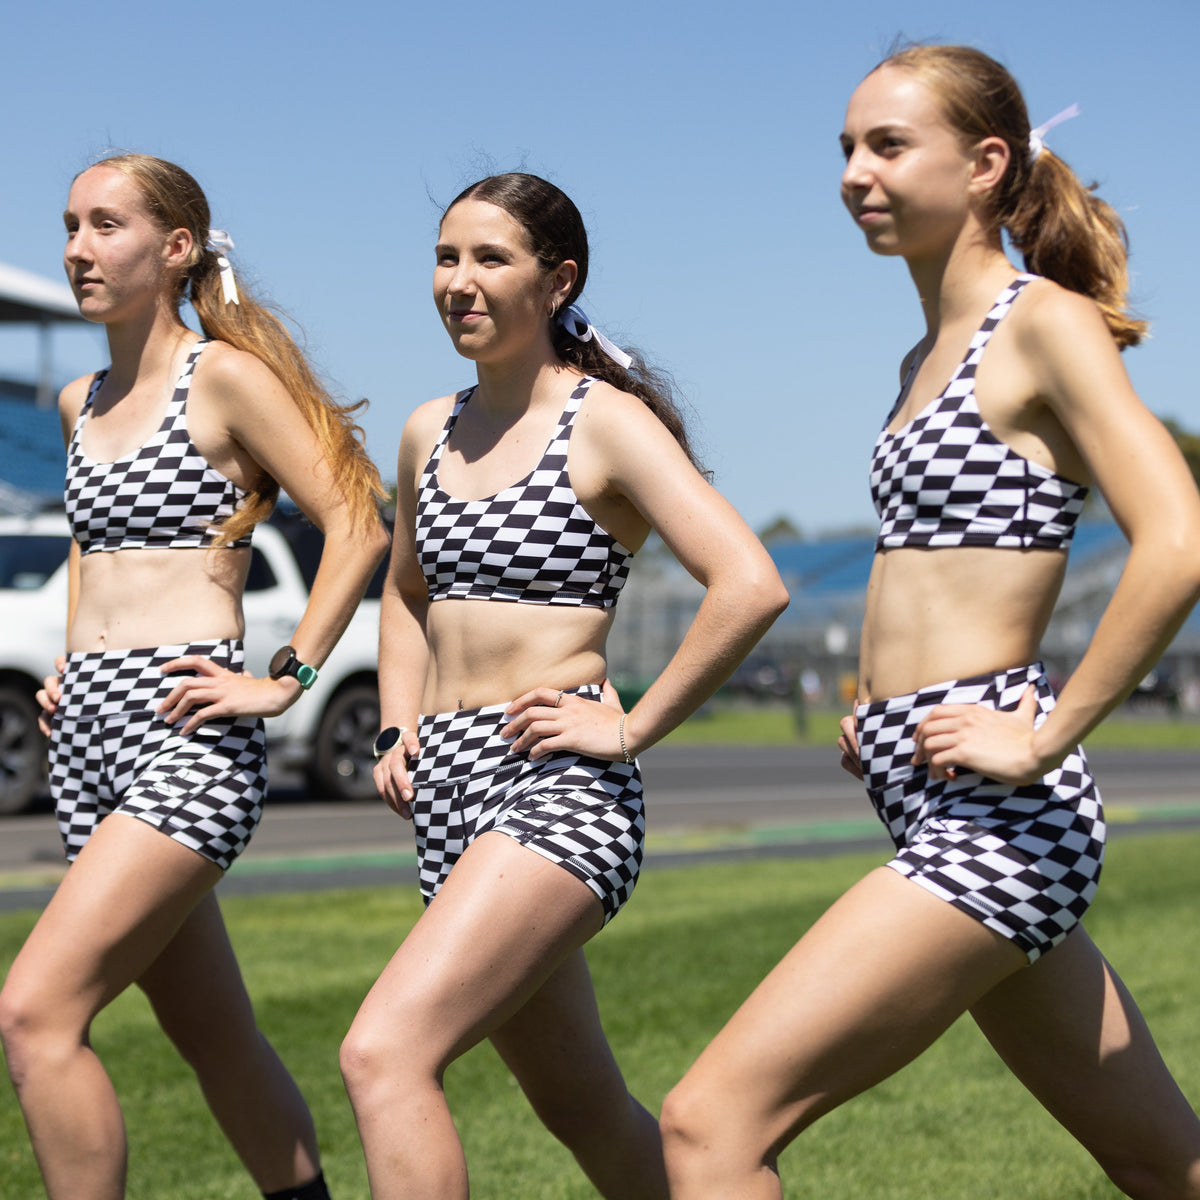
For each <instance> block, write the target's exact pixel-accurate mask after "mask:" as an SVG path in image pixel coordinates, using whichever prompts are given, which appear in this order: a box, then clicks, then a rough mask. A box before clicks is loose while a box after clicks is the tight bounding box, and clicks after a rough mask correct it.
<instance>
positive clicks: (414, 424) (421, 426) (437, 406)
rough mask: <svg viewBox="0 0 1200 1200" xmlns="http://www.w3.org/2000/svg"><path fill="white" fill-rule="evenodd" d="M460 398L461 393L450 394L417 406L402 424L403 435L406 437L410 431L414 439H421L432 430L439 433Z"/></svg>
mask: <svg viewBox="0 0 1200 1200" xmlns="http://www.w3.org/2000/svg"><path fill="white" fill-rule="evenodd" d="M464 390H465V389H464ZM462 396H463V392H451V393H450V394H449V395H446V396H438V397H437V399H436V400H426V401H425V403H424V404H418V405H417V407H416V408H414V409H413V410H412V412H411V413H409V415H408V420H407V421H405V422H404V435H405V436H406V437H407V436H408V434H409V432H410V431H411V433H412V435H413V436H414V437H416V438H421V437H424V436H425V434H426V433H427V432H429V431H431V430H434V429H436V430H437V431H438V432H439V433H440V432H441V430H442V427H443V426H444V425H445V424H446V422H447V421H448V420H449V419H450V414H451V413H452V412H453V411H454V406H455V405H456V404H457V403H458V401H459V400H460V399H461V398H462Z"/></svg>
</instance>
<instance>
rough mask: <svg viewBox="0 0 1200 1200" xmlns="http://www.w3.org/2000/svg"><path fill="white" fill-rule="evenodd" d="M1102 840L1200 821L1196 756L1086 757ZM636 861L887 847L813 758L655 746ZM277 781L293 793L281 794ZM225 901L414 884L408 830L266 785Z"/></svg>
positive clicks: (25, 863)
mask: <svg viewBox="0 0 1200 1200" xmlns="http://www.w3.org/2000/svg"><path fill="white" fill-rule="evenodd" d="M1091 761H1092V765H1093V768H1094V769H1095V771H1096V774H1097V776H1098V777H1099V779H1100V782H1101V786H1102V789H1103V792H1104V797H1105V803H1106V806H1107V808H1108V811H1109V816H1110V821H1111V822H1112V824H1113V827H1114V830H1116V831H1120V830H1123V829H1162V828H1169V827H1172V826H1175V825H1179V824H1193V823H1200V747H1198V748H1197V749H1196V750H1195V751H1190V750H1188V751H1160V752H1145V751H1136V752H1135V751H1096V752H1094V753H1093V754H1092V755H1091ZM642 768H643V773H644V776H645V780H646V795H647V825H648V831H649V841H648V862H650V863H655V862H659V863H661V862H671V861H676V860H677V859H679V858H680V857H683V858H685V859H687V860H688V861H695V860H696V859H698V858H701V857H729V856H730V855H743V854H746V855H749V854H763V853H796V854H798V853H828V852H831V851H833V850H838V849H844V848H847V847H850V846H861V847H863V848H866V847H867V846H879V847H880V848H884V847H885V846H886V842H885V839H884V837H883V832H882V828H881V827H880V826H879V824H878V822H877V821H876V820H875V818H874V816H873V814H872V813H871V810H870V807H869V805H868V803H867V801H866V797H865V796H864V795H863V791H862V785H861V784H860V783H858V782H857V781H856V780H855V779H853V778H851V777H850V776H849V775H847V774H846V773H845V772H844V771H842V769H841V767H840V766H839V763H838V755H837V753H836V751H830V750H826V749H824V748H821V747H807V746H782V747H770V748H742V747H739V748H731V747H722V746H697V747H678V748H676V747H659V748H656V749H654V750H651V751H650V752H648V753H647V754H646V755H644V756H643V758H642ZM289 782H290V783H291V786H289ZM273 788H274V790H273V793H272V798H271V800H270V801H269V802H268V808H267V813H266V815H265V817H264V819H263V822H262V825H261V826H260V828H259V830H258V832H257V833H256V835H255V837H254V840H253V842H252V843H251V845H250V848H249V849H248V850H247V852H246V854H245V855H244V856H243V859H242V860H241V861H240V862H239V864H238V866H237V867H235V868H234V870H233V872H231V874H230V876H229V878H228V879H227V880H226V881H225V882H224V883H223V884H222V887H223V888H224V889H227V890H231V891H238V890H263V889H267V888H280V889H282V888H297V887H299V888H303V887H315V886H331V885H344V884H353V883H356V882H363V883H369V882H375V881H380V882H382V881H396V880H397V879H400V878H411V877H412V855H413V839H412V827H411V826H410V825H409V824H408V823H407V822H405V821H402V820H401V819H400V818H399V817H397V816H395V815H394V814H393V813H392V812H391V811H390V810H389V809H388V808H387V807H386V806H385V805H384V804H383V803H382V802H376V801H364V802H352V803H338V802H330V801H324V800H322V799H320V798H315V797H310V796H308V795H307V794H306V793H305V792H304V791H303V790H302V789H300V788H299V787H298V786H296V782H295V781H288V780H287V779H283V780H277V781H276V782H275V783H274V784H273ZM61 862H62V859H61V849H60V843H59V838H58V831H57V828H56V826H55V823H54V818H53V816H52V815H51V814H50V813H49V812H45V813H35V814H32V815H26V816H21V817H9V818H0V907H3V908H13V907H21V906H24V905H26V904H41V903H44V901H45V898H46V897H47V896H48V895H49V892H50V891H51V890H52V889H53V886H54V883H55V881H56V877H57V875H58V874H60V873H61V869H62V867H61Z"/></svg>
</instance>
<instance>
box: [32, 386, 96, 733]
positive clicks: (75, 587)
mask: <svg viewBox="0 0 1200 1200" xmlns="http://www.w3.org/2000/svg"><path fill="white" fill-rule="evenodd" d="M94 378H95V376H94V375H84V376H81V377H80V378H79V379H76V380H74V381H73V382H72V383H69V384H67V386H66V387H65V388H63V390H62V391H61V392H59V394H58V420H59V424H60V425H61V426H62V436H63V445H64V446H66V447H68V449H69V448H70V445H71V433H72V432H73V430H74V428H75V422H76V421H77V420H78V418H79V413H80V411H81V410H82V409H83V402H84V400H86V399H87V393H88V388H89V387H90V386H91V383H92V380H93V379H94ZM79 560H80V553H79V543H78V542H77V541H75V539H74V538H72V539H71V547H70V549H69V550H68V551H67V614H66V615H67V624H66V627H65V629H64V630H63V634H64V638H65V642H64V646H63V649H64V651H65V650H66V646H67V644H69V642H70V636H71V626H72V625H73V624H74V623H75V610H76V609H77V608H78V607H79ZM66 668H67V660H66V657H65V656H64V655H62V654H60V655H59V656H58V657H57V658H56V659H55V660H54V674H53V675H47V676H46V678H45V679H44V680H42V686H41V687H40V688H39V689H38V692H37V697H36V698H37V702H38V704H39V705H40V706H41V709H42V711H41V712H40V713H38V728H39V729H40V730H41V731H42V733H43V734H45V736H46V737H49V736H50V718H51V716H52V715H53V714H54V710H55V709H56V708H57V707H58V702H59V700H61V699H62V682H61V680H62V673H63V671H65V670H66Z"/></svg>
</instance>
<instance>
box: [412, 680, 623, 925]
mask: <svg viewBox="0 0 1200 1200" xmlns="http://www.w3.org/2000/svg"><path fill="white" fill-rule="evenodd" d="M568 691H569V692H573V693H574V694H575V695H579V696H583V697H585V698H586V699H588V700H598V699H599V698H600V689H599V687H597V686H595V685H594V684H588V685H586V686H584V687H581V688H573V689H568ZM505 707H506V706H505V705H494V706H492V707H490V708H476V709H467V710H465V711H463V712H449V713H436V714H434V715H433V716H423V717H421V719H420V722H419V724H418V726H417V733H418V736H419V737H420V739H421V753H420V756H419V757H418V758H417V760H416V762H415V763H414V764H413V767H412V772H411V780H412V785H413V792H414V794H415V795H414V800H413V804H412V810H413V826H414V829H415V831H416V837H417V856H418V858H419V860H420V867H421V893H422V895H423V896H424V897H425V903H426V904H428V903H429V901H430V900H432V899H433V897H434V896H435V895H437V891H438V889H439V888H440V887H441V886H442V884H443V882H445V879H446V876H447V875H449V874H450V869H451V867H453V866H454V864H455V863H456V862H457V861H458V859H459V857H460V855H461V854H462V853H463V851H464V850H466V848H467V847H468V846H469V845H470V844H471V843H472V842H473V841H474V840H475V839H476V838H477V837H478V836H479V835H480V834H481V833H488V832H490V831H493V830H495V831H497V832H499V833H506V834H508V836H509V837H511V838H514V839H515V840H516V841H518V842H520V843H521V845H522V846H527V847H528V848H529V849H530V850H534V851H536V852H537V853H538V854H540V855H542V856H543V857H544V858H548V859H550V861H551V862H556V863H558V865H559V866H560V867H565V868H566V869H567V870H568V871H570V872H571V874H572V875H575V876H576V877H577V878H579V879H582V880H583V882H584V883H586V884H587V885H588V887H590V888H591V889H592V891H593V892H595V893H596V895H597V896H598V897H599V898H600V902H601V904H603V906H604V920H605V922H606V923H607V922H608V921H610V920H612V918H613V917H614V916H616V914H617V912H618V910H619V909H620V908H621V906H622V905H623V904H624V903H625V901H626V900H628V899H629V896H630V894H631V893H632V891H633V886H634V884H635V883H636V882H637V877H638V871H639V870H640V869H641V865H642V845H643V842H644V841H645V836H646V821H645V815H644V813H643V810H642V777H641V773H640V772H639V771H638V768H637V766H636V764H631V763H624V762H609V761H608V760H606V759H598V758H585V757H583V756H582V755H578V754H551V755H549V756H548V757H546V758H543V759H539V760H536V761H532V760H530V758H529V756H528V755H527V754H513V753H511V752H510V745H511V743H510V742H509V741H507V740H506V739H504V738H502V737H501V736H500V733H499V731H500V730H501V729H502V728H503V727H504V726H505V725H506V724H508V720H509V718H508V717H507V716H506V714H505V711H504V709H505Z"/></svg>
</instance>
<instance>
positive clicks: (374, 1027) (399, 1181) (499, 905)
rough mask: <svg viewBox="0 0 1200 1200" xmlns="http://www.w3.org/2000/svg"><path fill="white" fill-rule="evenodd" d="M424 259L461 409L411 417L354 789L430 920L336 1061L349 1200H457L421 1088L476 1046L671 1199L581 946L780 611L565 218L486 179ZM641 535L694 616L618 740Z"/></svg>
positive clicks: (434, 406) (627, 1183) (618, 1191)
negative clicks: (614, 673)
mask: <svg viewBox="0 0 1200 1200" xmlns="http://www.w3.org/2000/svg"><path fill="white" fill-rule="evenodd" d="M436 254H437V262H436V266H435V268H434V277H433V294H434V300H435V302H436V304H437V308H438V312H439V314H440V316H441V319H442V322H443V324H444V325H445V327H446V330H447V332H448V333H449V334H450V338H451V341H452V342H453V343H454V347H455V349H456V350H457V351H458V352H459V353H460V354H461V355H462V356H463V357H464V358H467V359H470V360H472V361H473V362H474V363H475V365H476V369H477V373H478V383H477V385H476V386H474V387H471V388H468V389H467V390H466V391H463V392H459V393H458V394H457V395H451V396H444V397H442V398H441V399H440V400H433V401H430V402H429V403H427V404H425V405H423V406H422V407H420V408H418V409H417V410H416V412H415V413H414V414H413V415H412V417H411V418H410V419H409V421H408V424H407V425H406V426H405V429H404V435H403V438H402V439H401V443H400V457H399V465H398V467H397V480H398V488H397V515H396V531H395V537H394V541H393V549H392V559H391V565H390V568H389V571H388V575H387V580H386V583H385V586H384V593H383V602H382V616H381V629H380V663H379V686H380V705H381V708H382V724H383V726H384V728H383V730H382V732H381V733H380V735H379V739H378V741H377V743H376V752H377V754H378V755H379V763H378V765H377V767H376V770H375V778H376V782H377V783H378V785H379V790H380V793H381V794H382V795H383V797H384V798H385V799H386V800H387V802H388V804H389V805H391V807H392V808H394V809H395V810H396V811H397V812H398V813H399V814H400V815H401V816H403V817H406V818H409V817H411V819H412V821H413V824H414V826H415V830H416V838H417V851H418V855H419V858H420V872H421V890H422V893H423V894H424V897H425V900H426V902H427V903H428V907H427V908H426V910H425V912H424V914H423V915H422V916H421V918H420V920H419V921H418V922H417V924H416V926H415V927H414V928H413V930H412V931H411V932H410V933H409V935H408V937H407V938H406V939H405V940H404V942H403V944H402V945H401V946H400V948H399V950H397V952H396V954H395V955H394V956H393V958H392V960H391V962H390V963H389V964H388V965H387V967H386V968H385V969H384V971H383V974H382V975H381V976H380V978H379V981H378V982H377V983H376V984H375V986H374V987H373V988H372V989H371V992H370V993H369V995H368V996H367V998H366V1000H365V1002H364V1003H363V1006H362V1008H361V1009H360V1010H359V1013H358V1016H357V1018H356V1019H355V1021H354V1025H353V1027H352V1028H351V1030H350V1033H349V1035H348V1036H347V1038H346V1041H345V1044H344V1045H343V1047H342V1070H343V1074H344V1075H345V1078H346V1083H347V1087H348V1090H349V1093H350V1099H351V1101H352V1103H353V1105H354V1112H355V1116H356V1117H357V1119H358V1127H359V1132H360V1133H361V1135H362V1139H363V1145H364V1148H365V1150H366V1158H367V1169H368V1175H369V1178H370V1184H371V1194H372V1196H373V1197H375V1200H388V1198H391V1197H409V1198H411V1197H430V1198H431V1200H433V1198H436V1200H452V1198H453V1197H465V1196H466V1195H467V1167H466V1163H465V1161H464V1158H463V1150H462V1146H461V1145H460V1143H459V1139H458V1135H457V1133H456V1132H455V1127H454V1122H453V1120H452V1119H451V1116H450V1112H449V1110H448V1109H447V1106H446V1100H445V1096H444V1095H443V1093H442V1074H443V1072H444V1071H445V1070H446V1068H447V1066H448V1065H449V1064H450V1063H451V1062H452V1061H453V1060H454V1059H456V1058H457V1057H458V1056H459V1055H461V1054H463V1053H464V1052H465V1051H466V1050H468V1049H469V1048H470V1047H471V1046H473V1045H474V1044H475V1043H477V1042H479V1041H481V1040H483V1039H484V1038H490V1039H491V1041H492V1044H493V1045H494V1046H495V1047H496V1049H497V1051H498V1052H499V1053H500V1056H501V1057H502V1058H503V1059H504V1061H505V1062H506V1063H507V1064H508V1067H509V1069H510V1070H511V1071H512V1072H513V1074H514V1075H515V1076H516V1078H517V1081H518V1082H519V1083H520V1085H521V1087H522V1089H523V1090H524V1092H525V1094H526V1096H527V1097H528V1099H529V1101H530V1103H531V1104H532V1105H533V1107H534V1109H535V1110H536V1112H537V1114H538V1115H539V1117H541V1118H542V1120H543V1121H544V1122H545V1123H546V1125H547V1126H548V1127H549V1129H550V1130H551V1131H552V1132H553V1133H554V1134H555V1135H556V1136H557V1137H558V1138H560V1139H561V1140H562V1141H563V1142H564V1143H565V1144H566V1145H567V1146H568V1147H569V1148H570V1149H571V1150H572V1152H573V1153H574V1154H575V1157H576V1158H577V1159H578V1161H579V1163H580V1165H581V1167H582V1168H583V1170H584V1171H585V1172H586V1173H587V1175H588V1177H589V1178H590V1179H591V1181H592V1183H593V1184H594V1185H595V1187H596V1188H597V1190H598V1191H599V1192H600V1193H601V1194H602V1195H604V1196H608V1197H612V1198H614V1200H616V1198H619V1200H637V1198H639V1197H664V1196H665V1195H666V1179H665V1177H664V1175H663V1164H662V1149H661V1145H660V1142H659V1134H658V1126H657V1123H656V1121H655V1120H654V1118H653V1117H651V1116H650V1114H649V1113H648V1112H646V1110H645V1109H644V1108H642V1107H641V1105H639V1104H638V1103H637V1102H636V1101H635V1100H634V1099H633V1098H632V1097H631V1096H630V1095H629V1092H628V1091H627V1090H626V1086H625V1082H624V1080H623V1079H622V1077H621V1073H620V1071H619V1069H618V1068H617V1065H616V1063H615V1062H614V1061H613V1056H612V1053H611V1051H610V1050H609V1047H608V1043H607V1041H606V1040H605V1037H604V1032H603V1030H602V1029H601V1027H600V1020H599V1016H598V1014H597V1011H596V1000H595V996H594V995H593V992H592V984H591V980H590V978H589V975H588V969H587V964H586V962H585V961H584V956H583V951H582V949H581V948H582V946H583V944H584V943H585V942H586V941H587V940H588V939H589V938H591V937H592V936H593V935H594V934H596V933H597V932H599V930H600V928H601V927H602V926H603V925H604V924H605V923H606V922H607V921H609V920H610V919H611V918H612V917H614V916H615V915H616V913H617V912H618V910H619V909H620V908H621V906H622V905H623V904H624V903H625V901H626V900H628V898H629V895H630V893H631V892H632V891H633V887H634V884H635V883H636V882H637V877H638V870H639V868H640V865H641V860H642V842H643V836H644V830H645V821H644V816H643V810H642V783H641V777H640V775H639V772H638V767H637V764H636V762H635V755H636V753H637V752H638V751H640V750H644V749H645V748H646V747H647V746H650V745H652V744H653V743H654V742H656V741H658V739H659V738H661V737H662V736H663V735H664V734H665V733H667V732H668V730H670V729H672V728H673V727H674V726H675V725H677V724H678V723H679V722H680V721H682V720H683V719H684V717H686V716H687V715H688V714H689V713H691V712H693V711H694V710H695V709H696V708H697V707H698V706H699V705H700V704H701V703H702V702H703V701H704V700H705V699H706V698H707V697H708V696H709V695H711V693H712V692H713V691H714V690H715V689H716V688H717V687H718V686H719V685H720V684H721V683H722V681H724V680H725V679H726V678H728V676H729V675H730V673H731V672H732V671H733V669H734V667H736V666H737V664H738V663H739V662H740V661H741V659H742V658H743V656H744V655H745V654H746V652H747V651H748V650H749V649H750V648H751V646H753V645H754V643H755V642H756V641H757V640H758V638H759V636H760V635H761V634H762V633H763V631H764V630H765V629H766V628H767V627H768V625H770V623H771V621H772V620H773V619H774V618H775V616H776V615H777V614H778V613H779V612H780V611H781V610H782V609H783V607H784V606H785V605H786V603H787V595H786V592H785V591H784V589H783V585H782V583H781V582H780V580H779V576H778V574H777V573H776V571H775V568H774V565H773V564H772V562H771V559H770V557H769V556H768V554H767V552H766V550H765V549H764V548H763V546H762V544H761V543H760V542H759V541H758V539H757V538H756V537H755V536H754V535H753V534H752V533H751V532H750V530H749V529H748V528H747V527H746V526H745V524H744V523H743V522H742V521H741V519H740V518H739V517H738V515H737V514H736V513H735V512H734V511H733V509H732V508H731V507H730V506H729V505H728V504H727V503H726V502H725V501H724V500H723V499H722V498H721V497H720V496H719V495H718V494H717V493H716V492H715V491H714V490H713V489H712V487H710V486H709V484H708V483H707V482H705V480H704V478H703V477H702V475H701V474H700V472H699V471H698V470H697V469H696V467H695V465H694V463H693V460H692V458H691V455H690V453H689V451H688V444H687V439H686V437H685V436H684V432H683V426H682V422H681V420H680V417H679V414H678V412H677V411H676V409H675V407H674V405H673V403H672V401H671V399H670V395H669V392H668V391H667V390H666V389H665V387H664V386H663V385H662V384H661V383H660V381H659V380H658V378H657V377H656V376H655V375H654V374H653V373H652V372H650V371H648V370H647V369H646V368H645V366H644V364H642V363H641V362H640V360H635V359H632V358H631V357H629V356H628V355H626V354H625V353H624V352H622V351H621V350H619V349H618V348H617V347H616V346H614V345H613V344H612V343H611V342H610V341H608V339H607V338H605V337H604V336H603V335H602V334H601V333H600V332H599V331H598V330H597V329H595V327H594V326H592V325H591V324H590V322H589V321H588V320H587V318H586V317H585V316H584V315H583V313H582V312H581V311H580V310H579V309H578V308H576V307H574V301H575V300H576V298H577V297H578V296H579V294H580V293H581V292H582V290H583V286H584V282H585V280H586V278H587V270H588V244H587V234H586V232H585V230H584V227H583V222H582V220H581V218H580V216H579V212H578V210H577V209H576V207H575V205H574V204H573V203H572V202H571V201H570V199H569V198H568V197H567V196H565V195H564V194H563V193H562V192H561V191H560V190H559V189H558V188H557V187H555V186H554V185H553V184H550V183H547V182H546V181H545V180H543V179H539V178H537V177H536V176H533V175H524V174H508V175H496V176H492V177H490V178H487V179H484V180H481V181H480V182H478V183H476V184H473V185H472V186H471V187H469V188H467V189H466V190H465V191H464V192H463V193H462V194H461V195H460V196H458V197H457V198H456V199H455V200H454V201H453V202H452V203H451V204H450V206H449V208H447V209H446V211H445V213H444V214H443V216H442V222H441V227H440V231H439V237H438V244H437V250H436ZM651 529H654V530H656V531H657V532H658V534H659V535H660V536H661V537H662V539H663V541H664V542H665V543H666V544H667V546H668V547H670V549H671V550H672V551H673V552H674V553H675V554H676V556H677V557H678V558H679V559H680V561H681V562H682V563H683V564H684V565H685V566H686V567H687V568H688V569H689V570H690V571H691V573H692V574H693V575H694V576H695V577H696V578H697V579H698V580H700V582H701V583H703V584H704V585H705V587H706V589H707V590H706V593H705V597H704V600H703V603H702V604H701V606H700V611H699V613H698V614H697V616H696V619H695V620H694V621H693V623H692V626H691V628H690V629H689V631H688V633H687V636H686V637H685V639H684V642H683V645H682V646H681V647H680V649H679V651H678V653H677V654H676V655H675V657H674V658H673V659H672V660H671V662H670V664H669V665H668V666H667V667H666V669H665V670H664V671H663V673H662V675H660V676H659V678H658V679H657V680H656V681H655V682H654V684H653V685H652V686H651V687H650V689H649V690H648V691H647V692H646V694H645V696H644V697H643V698H642V699H641V700H639V701H638V703H637V704H636V705H635V706H634V707H633V708H632V709H631V710H630V711H629V713H628V715H626V714H624V713H623V712H622V710H621V708H620V706H619V702H618V699H617V696H616V693H615V692H614V691H613V690H612V688H611V687H610V686H609V685H608V683H607V680H606V667H605V657H604V653H605V651H604V644H605V638H606V636H607V633H608V630H609V627H610V626H611V624H612V621H613V616H614V612H615V605H616V603H617V597H618V596H619V594H620V592H621V588H622V586H623V585H624V583H625V579H626V576H627V573H628V571H629V565H630V560H631V558H632V556H633V553H634V551H635V550H636V549H638V548H639V547H640V546H641V545H642V543H643V542H644V541H645V539H646V537H647V535H648V534H649V532H650V530H651Z"/></svg>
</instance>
